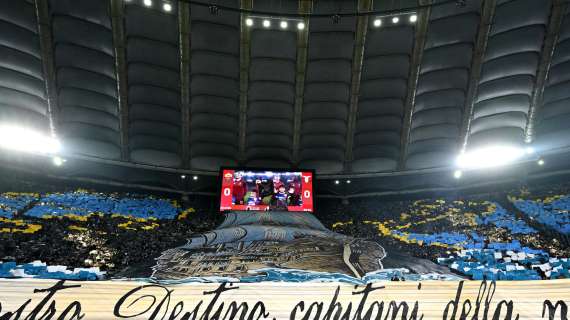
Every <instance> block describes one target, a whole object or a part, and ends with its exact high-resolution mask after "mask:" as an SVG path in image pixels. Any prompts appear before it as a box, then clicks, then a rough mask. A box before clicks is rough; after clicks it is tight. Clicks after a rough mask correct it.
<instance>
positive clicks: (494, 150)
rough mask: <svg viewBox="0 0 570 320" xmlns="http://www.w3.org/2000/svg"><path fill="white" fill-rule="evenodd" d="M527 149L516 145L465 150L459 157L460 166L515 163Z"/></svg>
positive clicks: (488, 166)
mask: <svg viewBox="0 0 570 320" xmlns="http://www.w3.org/2000/svg"><path fill="white" fill-rule="evenodd" d="M525 153H526V152H525V149H523V148H520V147H516V146H500V145H496V146H489V147H483V148H478V149H475V150H471V151H467V152H463V153H462V154H460V155H459V157H457V165H458V166H459V167H460V168H470V169H479V168H490V167H498V166H503V165H507V164H509V163H513V162H515V161H517V160H518V159H520V158H522V157H523V156H524V155H525Z"/></svg>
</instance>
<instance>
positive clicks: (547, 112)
mask: <svg viewBox="0 0 570 320" xmlns="http://www.w3.org/2000/svg"><path fill="white" fill-rule="evenodd" d="M569 82H570V7H568V6H566V11H565V12H564V15H563V16H562V26H561V28H560V34H559V36H558V41H557V43H556V47H555V49H554V54H553V56H552V62H551V65H550V71H549V74H548V78H547V82H546V85H545V88H544V93H543V97H542V104H541V105H540V108H539V109H538V114H537V117H536V132H535V137H536V145H537V146H542V148H544V149H551V148H552V149H553V148H559V147H567V146H568V145H570V141H569V140H568V139H567V137H568V135H569V134H570V127H569V126H568V123H570V110H568V108H567V106H568V103H569V101H570V92H568V90H566V88H567V86H568V83H569Z"/></svg>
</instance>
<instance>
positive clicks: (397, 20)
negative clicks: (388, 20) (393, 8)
mask: <svg viewBox="0 0 570 320" xmlns="http://www.w3.org/2000/svg"><path fill="white" fill-rule="evenodd" d="M398 22H400V18H398V17H394V18H392V23H393V24H396V23H398Z"/></svg>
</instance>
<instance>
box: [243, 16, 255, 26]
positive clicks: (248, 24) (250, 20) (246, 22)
mask: <svg viewBox="0 0 570 320" xmlns="http://www.w3.org/2000/svg"><path fill="white" fill-rule="evenodd" d="M245 25H246V26H248V27H251V26H253V19H252V18H247V19H245Z"/></svg>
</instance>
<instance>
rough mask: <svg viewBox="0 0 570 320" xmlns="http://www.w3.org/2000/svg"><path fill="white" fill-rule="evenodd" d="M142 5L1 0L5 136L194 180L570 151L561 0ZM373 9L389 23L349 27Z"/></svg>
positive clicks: (569, 19)
mask: <svg viewBox="0 0 570 320" xmlns="http://www.w3.org/2000/svg"><path fill="white" fill-rule="evenodd" d="M148 3H150V5H149V6H147V5H145V4H144V3H143V1H142V0H130V1H126V0H73V1H72V0H3V1H1V2H0V25H1V26H2V30H3V32H2V33H1V34H0V69H1V72H0V123H17V124H18V125H21V126H26V127H30V128H34V129H36V130H39V131H41V132H45V133H46V134H49V133H50V132H53V133H54V134H55V135H56V136H57V137H58V138H59V139H60V140H61V141H62V144H63V146H64V152H65V155H66V156H68V157H74V156H76V157H82V158H84V159H93V160H105V161H117V162H122V163H137V164H145V165H150V166H156V167H161V168H172V169H187V170H195V171H196V172H217V171H218V169H219V167H220V166H235V165H243V166H249V167H277V168H289V167H302V168H308V169H316V170H317V172H318V173H321V174H335V175H336V174H354V173H369V172H395V171H405V170H418V169H420V170H421V169H426V168H438V167H446V166H449V165H450V164H452V162H453V160H454V159H455V157H456V156H457V154H458V153H459V152H460V151H461V150H463V149H465V148H466V149H467V150H469V149H470V148H476V147H478V146H481V145H488V144H490V143H492V144H509V145H515V146H522V145H524V144H525V143H526V142H533V145H535V147H536V148H538V149H544V150H554V149H557V148H564V147H568V146H569V145H570V139H568V138H569V137H570V135H569V134H570V121H569V120H570V108H569V107H568V103H567V102H568V101H569V99H570V91H569V90H566V87H567V84H568V81H569V80H570V67H569V66H570V64H569V63H568V61H570V45H569V44H570V42H569V41H568V39H570V11H568V4H567V3H566V2H564V1H562V0H541V1H537V0H464V1H444V0H418V1H414V0H402V1H381V0H375V1H374V0H359V1H350V0H335V1H325V0H298V1H296V0H281V1H253V0H214V1H207V2H206V1H204V2H199V1H189V0H184V1H182V0H180V1H170V0H169V1H167V0H152V1H149V2H148ZM204 3H207V4H208V5H209V6H207V5H204ZM164 4H170V5H171V10H170V11H169V12H167V11H166V10H164V8H163V5H164ZM226 7H230V8H235V9H238V8H241V9H244V10H249V9H253V10H256V11H266V12H273V13H275V15H272V16H269V15H265V16H264V15H262V14H249V13H247V12H241V13H240V12H239V10H226ZM401 8H412V9H410V10H407V11H405V12H404V11H398V10H399V9H401ZM386 10H392V11H386ZM393 10H396V11H393ZM370 11H376V12H390V14H380V13H378V14H374V15H373V14H364V15H359V16H350V15H345V14H347V13H355V12H360V13H367V12H370ZM279 13H281V14H282V16H279ZM292 13H300V14H308V13H312V14H322V15H321V16H309V15H307V16H305V17H291V16H288V15H287V14H292ZM329 14H330V16H329ZM412 15H413V16H414V17H416V18H417V20H413V21H412V20H410V18H411V16H412ZM285 17H286V18H287V19H288V20H287V22H288V28H287V29H284V28H282V27H281V24H280V22H281V21H283V19H284V18H285ZM394 17H398V18H399V21H397V22H395V20H393V18H394ZM248 19H252V20H251V21H249V20H248ZM264 19H266V20H267V21H268V24H270V26H268V27H265V26H263V25H262V20H264ZM377 20H379V21H380V22H378V21H377ZM250 22H252V23H253V25H251V26H250V25H249V24H250ZM299 22H303V23H304V28H303V29H302V30H300V29H298V28H296V24H297V23H299Z"/></svg>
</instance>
